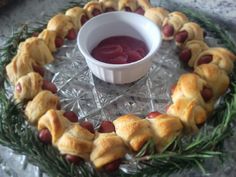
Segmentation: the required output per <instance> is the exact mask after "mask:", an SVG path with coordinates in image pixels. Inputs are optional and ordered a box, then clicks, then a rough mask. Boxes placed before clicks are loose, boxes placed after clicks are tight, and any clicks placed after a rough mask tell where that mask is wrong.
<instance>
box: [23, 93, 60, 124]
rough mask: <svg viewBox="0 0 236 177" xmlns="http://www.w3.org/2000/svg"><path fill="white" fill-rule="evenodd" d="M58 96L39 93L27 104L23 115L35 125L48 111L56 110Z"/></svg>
mask: <svg viewBox="0 0 236 177" xmlns="http://www.w3.org/2000/svg"><path fill="white" fill-rule="evenodd" d="M59 102H60V100H59V98H58V96H56V95H54V94H52V92H50V91H47V90H42V91H41V92H39V93H38V94H37V95H36V96H35V97H34V99H33V100H32V101H30V102H28V104H27V105H26V108H25V115H26V116H27V118H28V121H29V122H30V123H32V124H37V123H38V120H39V118H40V117H41V116H42V115H43V114H45V113H46V112H47V111H48V110H49V109H57V107H58V105H59Z"/></svg>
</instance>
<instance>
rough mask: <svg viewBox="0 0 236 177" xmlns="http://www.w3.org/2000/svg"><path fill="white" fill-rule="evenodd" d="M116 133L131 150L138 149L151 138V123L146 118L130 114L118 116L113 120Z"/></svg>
mask: <svg viewBox="0 0 236 177" xmlns="http://www.w3.org/2000/svg"><path fill="white" fill-rule="evenodd" d="M113 123H114V126H115V129H116V134H117V135H118V136H120V137H121V138H122V139H123V140H124V142H125V143H126V144H127V145H128V146H129V147H130V148H131V149H132V150H133V151H139V150H140V149H141V148H142V147H143V145H144V144H145V143H146V142H147V141H148V140H149V139H151V138H152V132H151V129H150V128H151V127H150V126H151V125H150V123H149V122H148V121H147V120H146V119H142V118H140V117H137V116H135V115H132V114H127V115H124V116H121V117H118V118H117V119H116V120H114V121H113Z"/></svg>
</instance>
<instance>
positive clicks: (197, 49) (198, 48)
mask: <svg viewBox="0 0 236 177" xmlns="http://www.w3.org/2000/svg"><path fill="white" fill-rule="evenodd" d="M183 48H184V49H185V48H187V49H190V50H191V58H190V60H189V62H188V65H189V66H190V67H193V66H194V63H195V61H196V59H197V57H198V56H199V54H200V53H201V52H203V51H204V50H207V49H208V48H209V47H208V46H207V44H206V43H205V42H204V41H202V40H191V41H188V42H187V43H186V44H185V45H184V47H183Z"/></svg>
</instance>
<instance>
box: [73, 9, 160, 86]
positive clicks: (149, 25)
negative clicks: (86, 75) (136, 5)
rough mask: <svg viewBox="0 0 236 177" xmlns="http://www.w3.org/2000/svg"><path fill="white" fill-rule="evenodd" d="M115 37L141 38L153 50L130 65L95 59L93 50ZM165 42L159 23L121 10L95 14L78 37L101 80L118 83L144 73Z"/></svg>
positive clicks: (88, 62) (79, 45)
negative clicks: (103, 41) (109, 38)
mask: <svg viewBox="0 0 236 177" xmlns="http://www.w3.org/2000/svg"><path fill="white" fill-rule="evenodd" d="M111 36H131V37H134V38H137V39H140V40H142V41H144V42H145V43H146V45H147V47H148V50H149V52H148V54H147V55H146V56H145V57H144V58H143V59H141V60H139V61H136V62H133V63H128V64H107V63H103V62H101V61H98V60H96V59H94V58H93V57H92V56H91V51H92V49H93V48H94V47H96V46H97V45H98V43H100V42H101V41H102V40H103V39H106V38H108V37H111ZM161 41H162V39H161V32H160V30H159V28H158V27H157V25H155V24H154V23H153V22H151V21H150V20H149V19H147V18H146V17H144V16H141V15H138V14H135V13H130V12H121V11H120V12H119V11H118V12H109V13H104V14H101V15H98V16H96V17H93V18H92V19H90V20H89V21H88V22H86V23H85V24H84V25H83V27H82V28H81V29H80V31H79V34H78V37H77V44H78V47H79V49H80V51H81V53H82V54H83V56H84V57H85V59H86V62H87V64H88V67H89V69H90V70H91V71H92V73H93V74H94V75H95V76H96V77H98V78H99V79H101V80H103V81H105V82H109V83H114V84H125V83H130V82H133V81H136V80H138V79H140V78H141V77H142V76H144V75H145V74H146V73H147V72H148V70H149V68H150V66H151V64H152V58H153V56H154V54H155V53H156V52H157V50H158V48H159V47H160V44H161Z"/></svg>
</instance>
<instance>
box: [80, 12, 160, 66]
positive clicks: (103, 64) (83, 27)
mask: <svg viewBox="0 0 236 177" xmlns="http://www.w3.org/2000/svg"><path fill="white" fill-rule="evenodd" d="M111 14H120V15H131V16H132V15H133V16H139V18H143V19H145V20H146V21H149V22H150V23H151V24H152V26H153V27H154V28H156V31H157V35H158V37H157V39H156V40H158V39H159V40H158V42H157V45H156V46H155V50H152V51H149V52H148V53H147V55H146V56H145V57H143V58H142V59H140V60H138V61H135V62H131V63H127V64H110V63H105V62H101V61H99V60H96V59H95V58H93V57H92V55H91V54H90V53H89V52H84V50H81V47H80V45H78V46H79V50H80V52H81V53H82V54H83V56H84V57H85V59H86V60H89V61H90V62H93V63H95V64H96V65H99V66H102V67H104V68H110V69H121V68H127V67H132V66H136V65H137V64H142V63H143V62H146V60H148V59H151V58H152V56H153V55H154V54H155V52H156V51H157V49H159V48H160V45H161V42H162V36H161V31H160V29H159V27H158V26H157V25H156V24H155V23H153V22H152V21H151V20H149V19H148V18H146V17H144V16H143V15H139V14H137V13H134V12H125V11H115V12H107V13H103V14H100V15H98V16H95V17H93V18H92V19H90V20H89V21H88V22H86V23H85V24H84V25H83V26H82V27H81V28H80V30H79V33H78V35H77V43H78V44H79V43H80V37H79V36H80V35H81V34H82V33H83V32H84V31H85V30H86V24H87V25H88V23H92V22H93V21H95V20H97V18H103V16H106V15H111ZM124 36H125V35H124ZM87 53H88V54H87Z"/></svg>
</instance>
